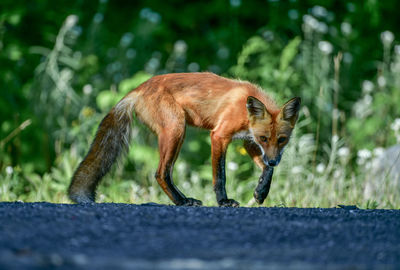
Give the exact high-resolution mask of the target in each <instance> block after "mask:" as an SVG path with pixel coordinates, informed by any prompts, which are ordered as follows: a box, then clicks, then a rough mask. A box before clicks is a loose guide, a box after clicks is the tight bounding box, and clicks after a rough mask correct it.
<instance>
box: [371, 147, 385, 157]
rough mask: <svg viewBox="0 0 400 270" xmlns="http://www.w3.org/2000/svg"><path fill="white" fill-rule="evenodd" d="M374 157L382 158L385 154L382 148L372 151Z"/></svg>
mask: <svg viewBox="0 0 400 270" xmlns="http://www.w3.org/2000/svg"><path fill="white" fill-rule="evenodd" d="M372 152H373V154H374V157H378V158H379V157H382V155H383V154H384V153H385V149H383V148H382V147H377V148H375V149H374V150H373V151H372Z"/></svg>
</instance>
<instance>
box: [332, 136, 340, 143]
mask: <svg viewBox="0 0 400 270" xmlns="http://www.w3.org/2000/svg"><path fill="white" fill-rule="evenodd" d="M338 141H339V136H338V135H333V136H332V143H337V142H338Z"/></svg>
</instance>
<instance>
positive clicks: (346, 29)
mask: <svg viewBox="0 0 400 270" xmlns="http://www.w3.org/2000/svg"><path fill="white" fill-rule="evenodd" d="M340 30H342V33H343V34H344V35H345V36H349V35H350V34H351V31H352V27H351V24H349V23H348V22H343V23H342V24H341V25H340Z"/></svg>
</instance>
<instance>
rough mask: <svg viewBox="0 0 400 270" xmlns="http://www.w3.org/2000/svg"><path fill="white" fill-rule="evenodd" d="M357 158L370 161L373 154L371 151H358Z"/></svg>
mask: <svg viewBox="0 0 400 270" xmlns="http://www.w3.org/2000/svg"><path fill="white" fill-rule="evenodd" d="M357 156H358V157H359V158H362V159H369V158H370V157H371V156H372V154H371V151H369V150H368V149H361V150H358V152H357Z"/></svg>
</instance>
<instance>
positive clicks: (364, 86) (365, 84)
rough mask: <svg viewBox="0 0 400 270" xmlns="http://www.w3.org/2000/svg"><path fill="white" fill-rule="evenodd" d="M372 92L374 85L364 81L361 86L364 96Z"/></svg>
mask: <svg viewBox="0 0 400 270" xmlns="http://www.w3.org/2000/svg"><path fill="white" fill-rule="evenodd" d="M372 90H374V84H373V83H372V82H371V81H368V80H365V81H363V84H362V91H363V93H364V94H369V93H371V92H372Z"/></svg>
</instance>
